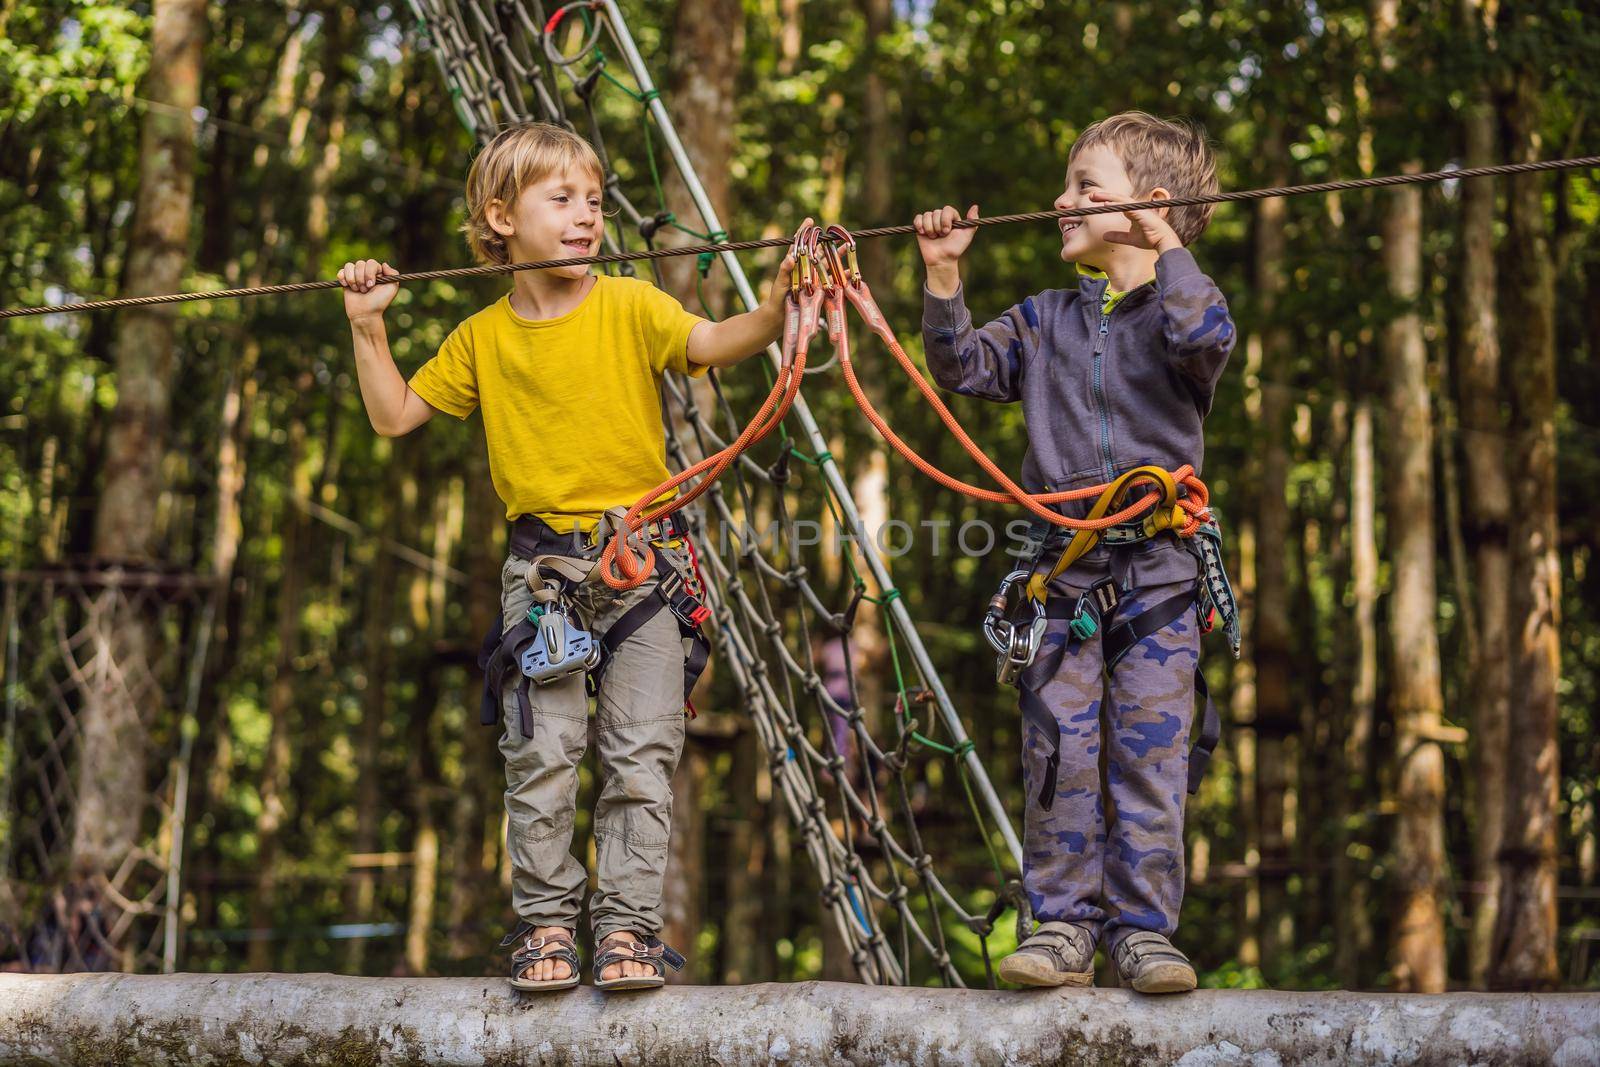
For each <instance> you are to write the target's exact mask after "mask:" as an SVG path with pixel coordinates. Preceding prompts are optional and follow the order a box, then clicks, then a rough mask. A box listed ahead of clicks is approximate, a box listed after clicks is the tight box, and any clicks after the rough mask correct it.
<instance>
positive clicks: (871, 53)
mask: <svg viewBox="0 0 1600 1067" xmlns="http://www.w3.org/2000/svg"><path fill="white" fill-rule="evenodd" d="M858 3H859V4H860V7H861V14H862V16H863V18H864V19H865V20H866V35H865V36H864V37H863V39H862V43H861V63H862V65H863V66H864V67H865V68H866V76H865V77H864V78H862V93H861V105H862V115H861V124H862V131H861V132H862V134H863V136H862V138H861V139H860V141H858V142H857V143H858V144H859V146H860V148H861V214H862V215H863V216H864V217H865V218H866V219H867V220H868V223H867V224H868V225H870V226H881V225H883V224H884V223H886V222H887V221H888V217H889V211H890V208H891V207H893V205H894V171H893V169H892V163H891V159H890V154H891V153H892V152H893V151H894V148H895V144H896V138H895V136H894V131H893V126H892V123H891V120H890V116H889V90H888V87H887V86H886V85H885V84H884V78H883V73H882V71H881V70H880V67H881V65H882V63H883V59H882V57H881V56H880V55H879V52H880V51H881V49H880V42H881V40H882V38H883V35H884V34H886V33H888V32H889V28H890V26H891V25H892V24H893V21H894V4H893V2H892V0H858ZM958 206H959V207H960V208H961V210H962V211H963V213H964V212H965V211H966V205H965V204H961V205H958ZM889 253H890V245H889V243H888V242H887V241H864V242H862V244H861V249H860V257H861V270H862V272H863V273H864V274H865V275H866V277H867V280H868V281H869V282H874V281H875V282H878V284H879V285H887V283H888V280H889V262H890V260H889ZM892 291H893V290H892V289H891V293H892ZM880 447H881V446H880Z"/></svg>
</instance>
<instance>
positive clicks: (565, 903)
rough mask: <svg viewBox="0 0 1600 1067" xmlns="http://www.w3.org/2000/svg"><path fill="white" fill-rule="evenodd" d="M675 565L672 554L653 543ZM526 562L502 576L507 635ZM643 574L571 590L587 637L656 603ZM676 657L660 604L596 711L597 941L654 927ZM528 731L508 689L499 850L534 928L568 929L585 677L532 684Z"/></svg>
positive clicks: (673, 750) (579, 884)
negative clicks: (627, 583)
mask: <svg viewBox="0 0 1600 1067" xmlns="http://www.w3.org/2000/svg"><path fill="white" fill-rule="evenodd" d="M656 551H657V552H658V553H662V552H664V553H665V554H666V557H667V560H668V562H669V563H671V564H672V565H673V566H675V567H678V568H679V569H680V570H681V569H682V567H683V566H684V565H685V561H684V559H683V557H682V556H681V554H680V553H679V552H677V551H673V550H667V549H662V548H659V547H658V548H657V549H656ZM528 566H529V563H528V561H527V560H525V559H522V558H520V557H518V556H515V555H513V556H511V557H509V558H508V559H507V560H506V564H505V568H504V569H503V570H502V572H501V575H500V578H501V595H500V607H501V613H502V615H503V616H504V617H503V619H502V622H503V623H504V625H505V626H506V628H507V629H510V628H511V627H512V626H514V625H516V624H517V623H518V622H520V621H521V620H522V619H523V618H524V617H526V615H527V613H528V609H529V607H530V606H532V603H533V594H532V593H530V592H529V591H528V584H527V574H528ZM655 587H656V580H655V579H654V578H651V579H650V580H648V581H646V582H645V583H644V584H643V585H641V586H640V587H639V588H637V589H632V590H629V591H627V592H626V593H623V594H621V596H620V597H618V596H617V594H616V591H615V590H612V589H611V588H610V587H608V586H606V585H605V584H603V583H600V582H596V583H594V584H586V585H584V586H582V587H581V588H580V589H579V591H578V592H577V593H576V594H575V595H574V600H575V601H576V604H577V607H578V612H579V615H580V617H581V619H582V621H583V623H584V624H586V625H587V626H588V628H589V630H590V632H591V633H593V634H594V637H595V639H596V640H599V639H600V637H601V636H602V635H603V634H604V633H605V632H606V630H607V628H609V627H610V626H611V625H613V624H614V623H615V622H616V621H617V620H618V619H619V618H621V616H622V614H623V613H624V612H626V611H627V610H628V609H629V608H631V607H633V605H634V604H636V603H638V602H639V601H640V600H641V599H643V598H645V597H653V596H655V595H656V594H655V591H654V590H655ZM683 663H684V650H683V641H682V637H681V635H680V633H679V631H678V623H677V620H676V618H675V617H674V616H673V614H672V612H671V611H669V610H667V609H666V608H665V607H664V606H663V608H662V610H661V611H659V612H657V613H656V614H655V615H654V616H653V617H652V618H651V619H650V620H649V621H648V622H646V623H645V624H644V625H643V626H641V627H640V628H639V629H638V630H637V631H635V632H634V634H633V636H631V637H629V638H628V639H627V640H626V641H625V642H623V644H622V646H621V647H620V648H619V649H618V650H617V652H616V654H615V655H614V656H613V657H612V660H611V663H610V665H609V666H607V667H606V671H605V680H604V684H603V685H602V686H601V689H600V695H599V699H598V701H597V708H596V712H595V734H596V738H597V747H598V748H599V751H600V777H601V787H600V799H599V801H598V802H597V803H596V805H595V810H594V828H595V829H594V833H595V848H596V852H597V855H598V867H599V869H598V871H597V872H596V873H597V875H598V886H599V887H598V889H597V890H596V891H595V893H594V895H593V896H592V897H591V898H590V900H589V917H590V921H591V923H592V924H593V926H594V935H595V939H596V940H597V941H598V940H599V939H601V938H604V937H605V936H606V935H608V934H610V933H612V932H613V931H617V930H631V931H634V932H635V933H637V934H639V935H640V936H645V937H648V936H650V935H652V934H656V933H658V932H659V931H660V930H661V915H660V910H661V885H662V879H663V876H664V875H665V873H666V866H667V843H668V839H669V837H670V834H671V828H672V774H673V771H674V770H676V769H677V766H678V757H679V756H680V755H681V754H682V752H683V736H684V715H683ZM528 697H529V700H530V702H531V703H532V705H533V736H532V737H523V736H522V728H521V726H520V713H519V711H518V709H517V700H516V694H515V693H514V691H513V689H512V687H510V686H507V688H506V691H505V693H504V697H503V700H502V704H501V708H500V721H501V724H502V727H503V729H502V732H501V735H500V754H501V755H502V756H503V757H505V761H506V815H507V816H508V828H507V832H506V848H507V851H508V852H509V854H510V857H511V900H512V904H513V906H514V907H515V908H516V912H517V915H518V917H519V918H521V919H524V920H526V921H527V922H530V923H533V924H534V925H535V926H562V927H566V928H567V929H569V930H570V929H576V928H577V925H578V918H579V911H580V908H581V905H582V900H583V892H584V889H585V887H586V886H587V885H588V881H589V878H588V873H587V871H586V870H585V868H584V864H583V863H582V862H580V861H579V860H577V859H574V858H573V856H572V854H571V848H572V830H573V819H574V817H575V815H576V809H577V803H578V764H579V762H580V761H582V759H583V755H584V751H585V749H587V748H588V741H589V697H588V694H587V692H586V690H585V687H584V676H583V675H581V674H575V675H572V676H570V677H568V678H564V679H562V680H561V681H559V682H555V683H552V684H550V685H545V686H538V685H532V686H529V689H528Z"/></svg>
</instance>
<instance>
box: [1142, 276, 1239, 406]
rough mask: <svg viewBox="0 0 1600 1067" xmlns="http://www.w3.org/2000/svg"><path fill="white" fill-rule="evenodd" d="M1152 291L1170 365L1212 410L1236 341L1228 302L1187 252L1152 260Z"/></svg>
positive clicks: (1215, 284) (1204, 404)
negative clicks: (1158, 302) (1162, 322)
mask: <svg viewBox="0 0 1600 1067" xmlns="http://www.w3.org/2000/svg"><path fill="white" fill-rule="evenodd" d="M1156 292H1157V294H1158V295H1159V296H1160V299H1161V310H1162V312H1163V313H1164V314H1165V316H1166V330H1165V332H1166V339H1167V350H1168V352H1170V353H1171V359H1172V365H1173V367H1174V368H1176V369H1177V371H1178V372H1179V373H1180V374H1182V375H1183V376H1184V377H1185V378H1187V379H1188V380H1189V382H1190V385H1191V388H1192V389H1193V390H1194V392H1195V395H1196V398H1197V399H1199V400H1200V401H1201V403H1202V405H1203V407H1204V409H1205V410H1210V407H1211V397H1212V394H1213V393H1215V391H1216V388H1217V380H1218V379H1219V378H1221V377H1222V368H1223V367H1225V366H1226V365H1227V363H1228V356H1229V354H1230V353H1232V352H1233V345H1234V342H1235V340H1237V334H1236V331H1235V329H1234V325H1233V316H1232V315H1231V314H1230V313H1229V312H1228V301H1227V300H1226V299H1225V298H1224V297H1223V295H1222V290H1220V289H1218V288H1217V283H1216V282H1214V281H1212V280H1211V278H1210V276H1208V275H1207V274H1206V273H1205V272H1204V271H1202V270H1201V269H1200V266H1199V264H1197V263H1196V262H1195V260H1194V255H1193V254H1192V253H1191V252H1190V251H1189V250H1188V249H1187V248H1177V249H1173V250H1171V251H1168V252H1163V253H1162V254H1161V258H1160V259H1158V260H1156Z"/></svg>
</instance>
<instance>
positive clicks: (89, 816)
mask: <svg viewBox="0 0 1600 1067" xmlns="http://www.w3.org/2000/svg"><path fill="white" fill-rule="evenodd" d="M0 582H3V586H0V589H3V597H4V608H3V611H4V629H3V631H0V635H3V640H4V649H3V653H0V654H3V660H0V685H3V692H4V712H5V719H4V734H3V739H0V745H3V751H0V769H3V771H4V774H0V782H3V787H0V788H3V795H0V959H3V960H6V961H8V962H9V964H10V965H11V966H21V967H22V968H23V969H24V970H28V971H39V972H61V971H103V970H127V971H149V970H167V971H170V970H171V969H172V960H173V943H172V941H171V938H170V936H169V927H170V926H171V923H172V911H171V908H172V904H173V901H174V899H175V898H174V891H175V889H176V887H177V880H176V872H177V868H178V867H180V866H181V850H180V849H175V848H174V842H175V841H179V840H181V837H182V828H181V826H182V812H181V808H182V801H181V797H182V795H183V793H184V790H185V787H184V781H185V777H184V776H185V774H186V772H187V760H188V755H189V745H188V743H186V742H185V741H184V740H183V737H182V736H174V735H187V734H188V733H189V730H188V720H189V717H190V716H192V715H193V712H194V708H193V697H194V695H195V693H196V685H197V683H198V675H199V672H200V671H201V670H202V669H203V666H204V660H205V648H206V642H205V640H204V639H203V638H199V637H198V636H197V635H198V634H200V633H202V632H204V630H205V629H206V628H208V627H209V625H210V624H209V622H208V621H205V620H206V619H207V618H208V616H207V614H206V612H205V604H206V603H207V602H208V601H209V599H210V598H209V584H208V583H207V582H206V580H205V579H197V578H194V577H190V576H185V575H182V574H177V573H167V572H160V571H153V570H127V569H123V568H120V567H107V568H100V569H67V568H60V569H50V570H36V571H10V572H7V573H5V574H4V575H3V576H0ZM186 650H191V651H186ZM118 731H137V732H139V733H142V734H144V735H145V737H146V743H145V744H144V745H126V746H119V747H120V748H122V749H123V750H125V751H136V750H137V751H144V752H148V753H150V754H151V757H152V758H150V759H149V760H148V761H147V762H145V763H144V764H143V765H142V766H131V765H125V766H124V767H122V768H121V770H122V772H123V773H128V774H131V775H134V776H142V779H143V781H142V782H141V783H139V784H138V785H136V786H133V788H132V791H133V792H137V793H142V794H143V795H145V796H148V797H150V798H152V800H153V803H151V804H149V805H146V806H144V807H143V808H142V810H140V811H138V812H136V813H135V814H134V816H133V818H134V819H136V820H137V823H136V825H132V826H128V827H125V828H123V830H124V831H125V832H126V833H127V836H128V837H129V838H130V839H131V840H132V841H133V846H132V847H131V848H130V849H128V850H127V851H126V852H125V853H121V854H120V860H119V862H117V863H116V864H115V869H114V870H111V871H109V872H108V871H106V870H101V869H98V865H95V864H84V866H85V867H88V868H90V874H89V876H88V877H87V878H84V877H82V875H81V873H80V872H76V871H75V870H74V869H73V868H74V866H75V864H74V860H75V859H76V858H77V856H78V854H79V853H80V852H83V851H85V850H93V849H95V847H96V842H95V840H94V836H95V835H96V834H104V833H105V832H106V830H105V824H106V823H108V822H115V821H116V820H117V819H118V818H121V817H125V815H124V813H118V812H102V811H91V810H86V809H85V807H84V804H83V803H82V801H83V796H82V793H83V787H84V784H85V783H83V782H81V781H80V780H79V775H80V766H81V761H80V758H79V757H80V753H81V752H82V750H83V749H84V747H85V746H86V745H90V744H112V745H116V744H117V742H118V739H119V738H122V737H125V736H126V733H119V732H118ZM90 735H97V736H90ZM160 753H167V754H169V758H167V759H162V758H161V757H160V756H159V755H158V754H160ZM129 763H131V761H129Z"/></svg>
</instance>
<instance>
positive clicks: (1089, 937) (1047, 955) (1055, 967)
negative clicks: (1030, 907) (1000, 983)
mask: <svg viewBox="0 0 1600 1067" xmlns="http://www.w3.org/2000/svg"><path fill="white" fill-rule="evenodd" d="M1000 977H1001V978H1003V979H1005V980H1006V981H1008V982H1013V983H1015V984H1016V985H1032V986H1062V985H1076V986H1086V985H1093V984H1094V935H1093V934H1091V933H1089V931H1088V930H1087V929H1085V928H1084V927H1082V926H1079V925H1078V924H1077V923H1058V922H1057V923H1040V924H1039V927H1038V929H1036V930H1035V931H1034V932H1033V936H1032V937H1030V938H1028V939H1027V940H1026V941H1024V942H1023V943H1022V944H1020V945H1018V946H1017V951H1015V952H1013V953H1012V954H1011V955H1009V956H1007V957H1006V958H1005V959H1003V960H1001V961H1000Z"/></svg>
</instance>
